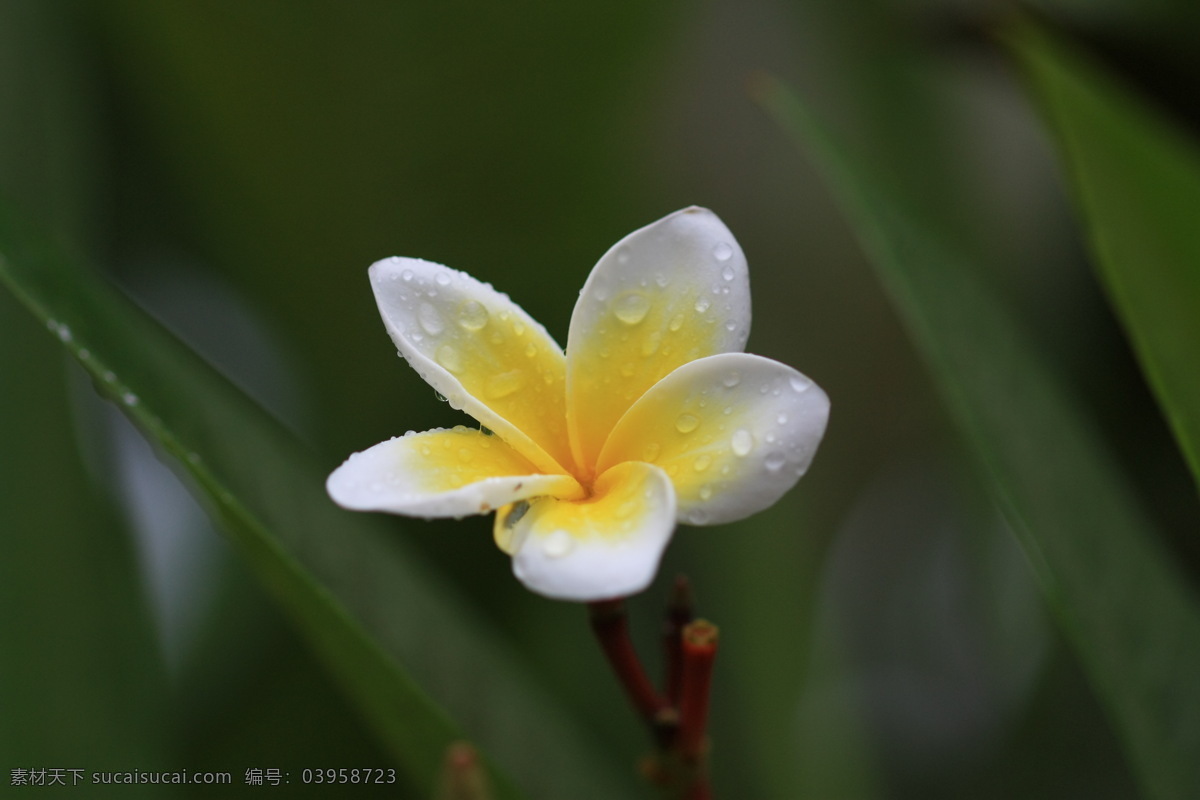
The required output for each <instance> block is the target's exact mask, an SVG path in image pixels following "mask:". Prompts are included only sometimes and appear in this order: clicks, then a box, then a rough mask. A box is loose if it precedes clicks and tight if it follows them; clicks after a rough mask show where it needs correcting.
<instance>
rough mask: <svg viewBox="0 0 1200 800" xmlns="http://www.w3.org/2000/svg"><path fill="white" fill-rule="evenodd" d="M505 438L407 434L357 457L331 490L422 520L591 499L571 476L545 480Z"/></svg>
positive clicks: (454, 432) (346, 501) (357, 504)
mask: <svg viewBox="0 0 1200 800" xmlns="http://www.w3.org/2000/svg"><path fill="white" fill-rule="evenodd" d="M537 472H538V470H537V468H536V467H535V466H534V465H533V464H531V463H530V462H529V461H528V460H527V459H526V458H525V457H524V456H522V455H521V454H520V453H519V452H517V451H516V450H515V449H513V448H512V447H509V446H508V445H507V444H505V443H504V442H503V441H501V440H500V438H499V437H496V436H488V435H487V434H485V433H483V432H481V431H477V430H473V429H471V428H464V427H462V426H459V427H456V428H452V429H450V430H445V429H439V430H432V431H425V432H424V433H409V434H406V435H404V436H399V437H397V438H395V439H391V440H389V441H386V442H382V443H380V444H377V445H375V446H374V447H371V448H368V449H367V450H364V451H363V452H361V453H355V454H354V455H352V456H350V458H349V459H347V460H346V462H345V463H344V464H342V465H341V466H340V467H338V468H337V469H336V470H334V472H333V474H332V475H330V476H329V480H328V481H327V482H326V489H327V490H328V492H329V496H330V497H332V498H333V499H334V501H335V502H337V503H338V504H339V505H341V506H344V507H346V508H350V509H354V510H357V511H390V512H392V513H394V514H407V515H410V516H418V517H462V516H466V515H468V514H483V513H486V512H488V511H491V510H492V509H495V508H500V507H501V506H504V505H506V504H508V503H513V502H516V501H518V500H524V499H526V498H529V497H539V496H543V495H549V496H554V497H563V498H580V497H582V496H583V495H584V494H585V493H584V490H583V488H582V487H581V486H580V485H579V483H578V482H576V480H575V479H574V478H572V477H570V476H569V475H540V474H537Z"/></svg>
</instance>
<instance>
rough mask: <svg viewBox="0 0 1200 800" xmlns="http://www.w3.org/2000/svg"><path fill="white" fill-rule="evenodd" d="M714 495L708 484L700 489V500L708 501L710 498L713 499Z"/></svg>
mask: <svg viewBox="0 0 1200 800" xmlns="http://www.w3.org/2000/svg"><path fill="white" fill-rule="evenodd" d="M712 494H713V491H712V487H711V486H709V485H708V484H705V485H704V486H701V487H700V499H701V500H708V499H709V498H711V497H712Z"/></svg>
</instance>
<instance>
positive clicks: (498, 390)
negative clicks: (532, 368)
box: [483, 369, 525, 400]
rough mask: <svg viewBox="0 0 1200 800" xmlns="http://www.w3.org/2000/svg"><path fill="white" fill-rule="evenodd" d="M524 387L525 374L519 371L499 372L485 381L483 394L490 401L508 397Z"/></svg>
mask: <svg viewBox="0 0 1200 800" xmlns="http://www.w3.org/2000/svg"><path fill="white" fill-rule="evenodd" d="M524 385H525V373H524V372H523V371H522V370H519V369H513V370H509V371H508V372H501V373H500V374H499V375H493V376H492V377H490V378H488V379H487V383H486V384H485V385H484V389H483V391H484V393H485V394H486V395H487V396H488V397H489V398H490V399H492V400H499V399H500V398H502V397H508V396H509V395H510V394H513V393H514V392H516V391H518V390H519V389H520V388H521V387H522V386H524Z"/></svg>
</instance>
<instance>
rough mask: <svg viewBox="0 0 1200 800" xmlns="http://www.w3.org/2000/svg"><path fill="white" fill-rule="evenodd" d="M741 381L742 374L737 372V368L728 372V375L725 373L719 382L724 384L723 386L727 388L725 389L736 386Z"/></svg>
mask: <svg viewBox="0 0 1200 800" xmlns="http://www.w3.org/2000/svg"><path fill="white" fill-rule="evenodd" d="M741 382H742V374H741V373H740V372H738V371H737V370H734V371H733V372H730V373H729V374H728V375H726V376H725V377H724V378H722V379H721V383H723V384H725V388H727V389H732V388H733V387H735V386H737V385H738V384H739V383H741Z"/></svg>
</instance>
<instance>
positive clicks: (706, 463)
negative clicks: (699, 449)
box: [692, 453, 712, 472]
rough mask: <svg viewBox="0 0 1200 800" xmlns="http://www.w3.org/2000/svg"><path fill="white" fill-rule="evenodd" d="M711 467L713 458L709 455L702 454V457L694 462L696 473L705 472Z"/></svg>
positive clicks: (693, 466)
mask: <svg viewBox="0 0 1200 800" xmlns="http://www.w3.org/2000/svg"><path fill="white" fill-rule="evenodd" d="M711 466H712V456H710V455H709V454H708V453H701V454H700V455H698V456H696V460H695V461H693V462H692V469H694V470H696V472H704V470H706V469H708V468H709V467H711Z"/></svg>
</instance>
